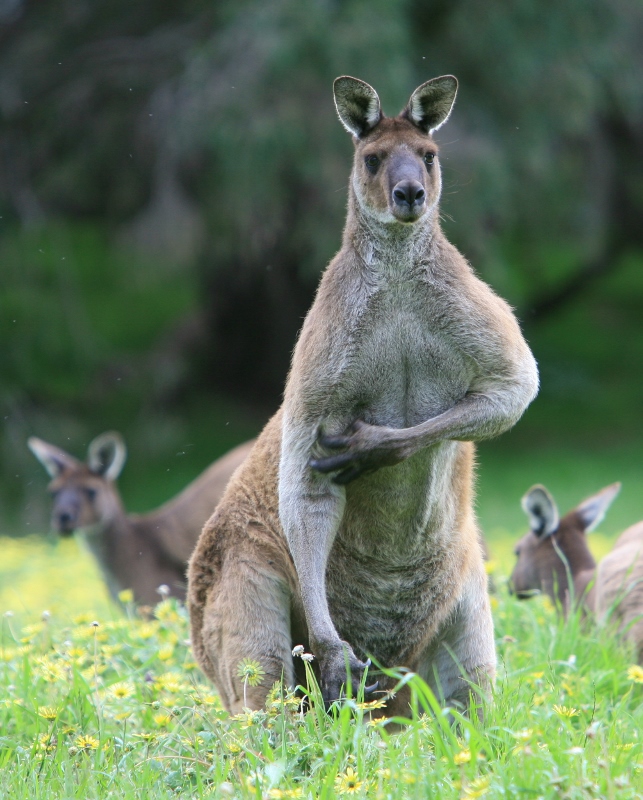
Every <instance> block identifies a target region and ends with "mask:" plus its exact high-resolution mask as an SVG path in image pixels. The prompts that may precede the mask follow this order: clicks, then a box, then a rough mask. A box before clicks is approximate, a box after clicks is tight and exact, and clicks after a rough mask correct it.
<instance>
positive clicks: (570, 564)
mask: <svg viewBox="0 0 643 800" xmlns="http://www.w3.org/2000/svg"><path fill="white" fill-rule="evenodd" d="M620 488H621V484H620V483H613V484H612V485H611V486H607V487H605V489H602V490H601V491H600V492H598V493H597V494H595V495H592V496H591V497H588V498H587V499H586V500H583V502H582V503H581V504H580V505H579V506H577V507H576V508H574V509H572V510H571V511H570V512H568V513H567V514H566V515H565V516H564V517H563V518H562V519H561V520H560V521H559V516H558V509H557V507H556V503H555V502H554V499H553V497H552V496H551V494H550V493H549V492H548V491H547V489H545V487H544V486H534V487H532V488H531V489H530V490H529V491H528V492H527V494H526V495H525V496H524V497H523V501H522V504H523V508H524V509H525V511H526V512H527V515H528V517H529V523H530V528H531V530H530V532H529V533H528V534H526V536H523V538H522V539H521V540H520V541H519V542H518V545H517V546H516V550H515V553H516V556H517V557H518V560H517V562H516V566H515V567H514V570H513V573H512V575H511V588H512V590H513V591H514V592H515V593H516V595H517V596H518V597H519V598H526V597H531V596H532V595H533V594H537V593H539V592H541V591H542V592H545V593H546V594H547V595H549V597H550V598H551V599H552V600H554V601H557V602H558V603H559V604H560V607H561V608H562V609H563V613H564V614H565V615H567V614H568V613H569V611H570V609H571V607H572V597H571V594H572V592H571V591H570V589H571V587H570V584H569V578H570V577H571V579H572V584H573V598H574V601H575V603H583V605H584V607H585V608H586V609H587V610H589V611H591V612H594V613H596V615H597V617H598V619H599V621H604V620H605V619H606V618H608V617H609V618H611V619H613V620H615V621H617V622H618V624H619V627H620V629H621V630H622V631H623V633H624V634H625V636H626V638H628V639H629V640H630V641H631V642H633V643H634V645H635V647H636V649H637V653H638V659H639V663H643V522H637V523H636V524H635V525H632V526H631V527H629V528H627V530H625V531H624V532H623V533H622V534H621V535H620V536H619V538H618V539H617V540H616V543H615V545H614V547H613V548H612V551H611V552H610V553H609V554H608V555H606V556H605V558H604V559H603V560H602V561H601V562H600V564H599V565H598V567H597V566H596V561H595V560H594V557H593V556H592V554H591V552H590V550H589V547H588V546H587V538H586V534H587V533H588V532H589V531H591V530H593V529H594V528H595V527H596V526H597V525H598V524H599V523H600V521H601V520H602V519H603V517H604V516H605V512H606V511H607V509H608V508H609V506H610V505H611V503H612V501H613V500H614V498H615V497H616V495H617V494H618V492H619V489H620Z"/></svg>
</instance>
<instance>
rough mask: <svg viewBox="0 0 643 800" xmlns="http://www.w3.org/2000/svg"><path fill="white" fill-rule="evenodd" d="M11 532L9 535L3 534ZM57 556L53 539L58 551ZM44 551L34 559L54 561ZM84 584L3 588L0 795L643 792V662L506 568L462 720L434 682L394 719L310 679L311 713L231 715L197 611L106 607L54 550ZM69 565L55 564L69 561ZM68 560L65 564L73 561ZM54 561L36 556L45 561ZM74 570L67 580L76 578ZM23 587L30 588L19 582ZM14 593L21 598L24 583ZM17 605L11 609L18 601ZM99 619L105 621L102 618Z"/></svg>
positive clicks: (79, 565) (22, 577) (294, 708)
mask: <svg viewBox="0 0 643 800" xmlns="http://www.w3.org/2000/svg"><path fill="white" fill-rule="evenodd" d="M7 544H8V543H7V542H6V541H5V542H3V543H2V545H3V550H4V546H5V545H7ZM14 546H15V547H22V548H23V551H22V555H23V556H24V558H23V559H22V562H21V560H20V554H19V553H18V551H15V552H13V555H12V554H11V553H9V557H8V558H7V559H5V564H4V566H3V568H2V569H3V570H4V569H5V567H6V565H7V562H8V563H9V566H10V568H11V570H12V572H11V581H12V584H13V585H12V591H13V592H14V597H15V596H17V595H19V594H21V593H22V597H23V600H25V601H26V600H27V599H28V598H29V596H30V595H31V594H33V592H34V591H35V583H34V570H35V569H36V567H38V566H39V563H38V562H37V559H36V560H35V561H34V559H33V558H32V557H31V556H32V555H34V553H36V551H37V549H38V547H43V546H44V547H49V545H46V544H43V543H42V542H40V543H38V542H37V541H36V540H35V539H34V540H23V541H22V542H21V543H19V544H15V543H14ZM46 555H47V554H45V556H46ZM42 557H43V554H42V552H41V553H40V555H39V556H38V558H42ZM48 557H49V558H51V560H52V566H55V567H56V568H57V569H59V570H61V571H62V573H64V572H65V569H67V570H68V576H70V575H72V574H73V575H75V576H76V577H75V580H76V582H77V583H78V584H79V587H80V589H81V591H82V590H84V591H85V592H86V593H87V597H86V600H85V604H84V605H83V604H82V601H81V600H79V596H78V595H74V596H73V597H72V598H69V600H70V602H68V603H67V604H65V602H64V597H61V598H60V602H59V603H58V605H57V606H56V608H55V610H54V611H53V612H52V613H51V614H44V618H41V613H40V612H41V611H42V608H40V610H38V611H36V609H37V605H35V604H36V603H42V602H43V598H42V597H37V598H36V599H35V600H34V603H29V602H24V603H23V606H22V608H18V607H16V606H15V605H13V604H10V599H11V598H9V596H8V595H7V591H8V589H7V585H6V581H5V580H4V579H5V578H6V577H7V574H8V573H7V572H6V570H5V571H4V574H2V575H0V577H1V578H2V579H3V582H2V584H1V586H2V589H1V590H0V613H2V614H3V616H2V617H0V624H1V631H0V797H3V798H4V797H7V798H11V800H13V799H14V798H16V799H21V798H25V800H27V798H29V800H33V798H47V799H48V800H49V799H50V798H51V799H53V800H57V799H58V798H60V800H63V798H71V797H82V798H84V799H85V800H92V799H93V798H106V797H114V798H125V800H129V798H141V799H142V798H149V797H155V798H177V797H181V798H201V797H208V798H229V797H238V798H248V799H249V798H257V799H260V798H261V799H262V798H280V797H310V798H318V797H319V798H334V797H343V796H352V797H355V798H359V797H369V798H391V800H397V799H398V798H399V799H400V800H401V799H402V798H405V799H406V798H432V797H435V798H473V797H482V796H484V797H487V798H506V797H520V798H532V797H533V798H539V797H542V798H560V797H564V798H636V797H641V793H642V792H643V749H642V748H643V742H642V740H641V733H640V731H641V729H642V728H643V702H642V701H643V684H640V683H638V682H637V679H638V678H639V676H643V672H637V671H634V672H632V671H630V672H628V670H629V668H630V667H631V663H632V661H631V654H630V653H629V652H628V650H627V649H626V648H625V647H624V646H623V645H621V644H620V643H619V642H617V641H616V640H615V639H614V638H613V637H612V635H611V634H610V632H609V631H600V632H597V631H596V630H594V629H593V628H592V627H591V626H589V625H583V624H582V623H581V622H580V621H579V619H578V618H572V619H571V620H570V621H569V622H568V623H566V624H563V623H561V622H559V620H558V618H557V615H556V613H555V611H554V609H553V608H552V607H551V604H549V603H548V602H546V601H545V600H544V599H542V598H537V599H535V600H533V601H531V602H529V603H527V602H523V603H520V602H519V601H516V600H515V599H513V598H511V597H510V596H509V595H508V594H507V592H506V589H505V584H504V577H503V574H502V572H501V573H499V574H496V575H495V578H496V584H497V587H498V592H497V594H496V595H495V596H494V598H493V601H492V604H493V609H494V617H495V623H496V638H497V647H498V656H499V674H498V681H497V686H496V692H495V697H494V698H493V701H492V702H491V703H490V704H488V705H487V706H486V708H485V721H484V722H483V723H480V722H478V720H477V719H474V720H461V721H460V726H459V728H452V727H451V726H450V725H449V724H448V723H447V720H446V718H445V717H444V715H443V714H442V713H441V712H440V711H437V713H435V712H436V706H435V703H434V700H433V698H432V697H431V695H430V693H429V692H428V690H427V687H426V686H425V685H424V684H423V683H422V682H421V681H420V680H419V679H417V678H415V677H413V676H409V675H403V674H401V675H400V678H401V679H402V680H406V681H410V683H411V686H412V688H413V693H414V698H415V704H416V707H417V715H416V718H415V719H413V720H411V721H409V722H408V723H405V724H404V725H403V726H402V730H401V732H399V733H395V734H393V733H392V732H391V731H390V730H389V729H388V728H387V724H386V723H385V722H384V721H383V720H380V719H378V715H379V713H380V712H379V711H378V710H377V709H369V707H368V704H361V703H358V702H355V701H351V702H349V703H347V704H346V705H344V706H343V707H341V708H339V709H337V710H336V713H334V714H332V715H327V714H326V713H325V712H324V711H323V710H322V709H321V707H320V704H319V703H318V702H317V699H316V698H317V694H316V690H315V687H314V686H313V687H312V709H311V710H310V711H309V712H308V713H306V714H301V713H300V712H299V709H298V705H297V703H296V702H294V700H293V698H292V697H290V696H289V695H286V696H283V695H281V694H280V693H278V692H277V693H275V694H274V695H273V696H272V698H271V701H270V703H269V706H268V708H267V710H266V711H265V712H261V713H253V714H250V713H248V714H242V715H239V716H236V717H230V716H229V715H228V714H226V713H225V712H224V711H223V710H222V708H221V706H220V704H219V701H218V698H217V697H216V693H215V692H214V690H213V688H212V687H211V686H210V685H209V684H208V683H207V681H206V680H205V679H204V677H203V676H202V674H201V673H200V671H199V669H198V668H197V666H196V664H195V663H194V661H193V658H192V655H191V653H190V650H189V648H188V646H187V643H186V639H187V636H188V627H187V616H186V612H185V610H184V609H183V608H182V607H180V606H178V605H176V604H175V603H174V601H166V602H163V603H161V604H160V605H159V606H158V607H157V609H156V619H155V620H152V621H147V620H143V619H140V618H139V617H138V616H137V615H136V614H135V613H134V610H133V609H132V608H130V609H129V611H128V613H127V614H125V615H124V614H122V613H121V612H119V611H118V610H116V609H115V608H114V607H111V606H109V605H107V604H104V603H99V605H98V606H97V605H96V600H97V597H98V595H97V594H96V583H95V577H93V576H92V575H91V574H88V573H86V572H85V571H84V570H85V568H86V566H87V563H88V562H87V561H85V560H83V559H86V558H87V556H86V555H85V554H84V553H83V552H82V551H81V550H79V549H78V548H77V547H76V546H75V543H74V542H65V543H62V544H61V545H60V546H58V547H56V548H55V549H54V550H50V551H49V552H48ZM57 561H58V563H55V562H57ZM65 565H66V567H65ZM40 566H41V564H40ZM70 585H71V581H70ZM21 587H22V589H21ZM16 593H17V595H16ZM7 612H9V613H7ZM93 622H97V623H98V625H93V624H92V623H93Z"/></svg>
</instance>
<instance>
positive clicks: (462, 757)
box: [453, 748, 471, 764]
mask: <svg viewBox="0 0 643 800" xmlns="http://www.w3.org/2000/svg"><path fill="white" fill-rule="evenodd" d="M469 761H471V750H469V749H468V748H465V749H464V750H460V752H459V753H456V754H455V755H454V756H453V762H454V763H455V764H467V763H468V762H469Z"/></svg>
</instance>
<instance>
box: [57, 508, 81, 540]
mask: <svg viewBox="0 0 643 800" xmlns="http://www.w3.org/2000/svg"><path fill="white" fill-rule="evenodd" d="M76 517H77V513H76V511H75V510H74V509H71V508H69V509H61V510H59V511H55V512H54V514H53V519H52V523H53V526H52V527H54V528H55V529H56V530H57V531H58V533H61V534H71V533H73V532H74V529H75V527H76Z"/></svg>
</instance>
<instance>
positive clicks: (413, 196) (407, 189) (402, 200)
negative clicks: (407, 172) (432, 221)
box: [393, 181, 426, 208]
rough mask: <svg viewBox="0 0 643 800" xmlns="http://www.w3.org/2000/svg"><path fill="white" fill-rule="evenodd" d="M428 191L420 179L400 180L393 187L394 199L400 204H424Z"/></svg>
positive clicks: (411, 205) (411, 206)
mask: <svg viewBox="0 0 643 800" xmlns="http://www.w3.org/2000/svg"><path fill="white" fill-rule="evenodd" d="M425 195H426V192H425V191H424V188H423V187H422V184H421V183H419V182H418V181H400V182H399V183H398V184H396V185H395V187H394V189H393V200H394V201H395V203H396V204H397V205H398V206H405V205H408V206H409V207H410V208H413V206H414V205H418V206H419V205H422V203H423V202H424V197H425Z"/></svg>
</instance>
